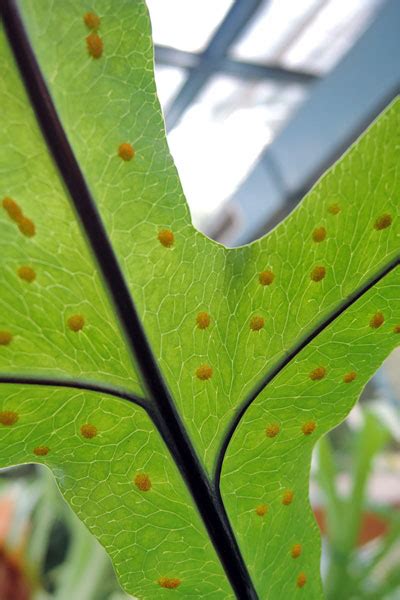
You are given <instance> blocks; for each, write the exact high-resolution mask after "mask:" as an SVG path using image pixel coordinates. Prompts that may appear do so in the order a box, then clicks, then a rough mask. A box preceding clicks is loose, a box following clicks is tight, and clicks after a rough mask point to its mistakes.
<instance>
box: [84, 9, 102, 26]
mask: <svg viewBox="0 0 400 600" xmlns="http://www.w3.org/2000/svg"><path fill="white" fill-rule="evenodd" d="M83 21H84V23H85V25H86V27H87V28H88V29H98V28H99V27H100V17H98V16H97V15H96V13H94V12H87V13H86V14H85V15H84V16H83Z"/></svg>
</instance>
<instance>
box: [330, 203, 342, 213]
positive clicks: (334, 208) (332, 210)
mask: <svg viewBox="0 0 400 600" xmlns="http://www.w3.org/2000/svg"><path fill="white" fill-rule="evenodd" d="M341 210H342V209H341V208H340V206H339V204H331V205H330V206H328V213H330V214H331V215H338V214H339V213H340V211H341Z"/></svg>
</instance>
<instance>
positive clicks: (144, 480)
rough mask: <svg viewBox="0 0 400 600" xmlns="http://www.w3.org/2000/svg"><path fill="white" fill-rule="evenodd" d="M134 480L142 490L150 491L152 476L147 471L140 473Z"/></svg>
mask: <svg viewBox="0 0 400 600" xmlns="http://www.w3.org/2000/svg"><path fill="white" fill-rule="evenodd" d="M133 481H134V484H135V485H136V487H137V488H138V490H140V491H141V492H148V491H149V490H150V489H151V481H150V477H149V476H148V475H146V473H138V474H137V475H135V479H134V480H133Z"/></svg>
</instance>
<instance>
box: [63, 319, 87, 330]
mask: <svg viewBox="0 0 400 600" xmlns="http://www.w3.org/2000/svg"><path fill="white" fill-rule="evenodd" d="M67 324H68V327H69V328H70V330H71V331H75V332H77V331H80V330H81V329H83V326H84V325H85V318H84V317H83V316H82V315H72V316H71V317H69V318H68V320H67Z"/></svg>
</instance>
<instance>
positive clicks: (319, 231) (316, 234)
mask: <svg viewBox="0 0 400 600" xmlns="http://www.w3.org/2000/svg"><path fill="white" fill-rule="evenodd" d="M325 238H326V229H325V227H317V228H316V229H314V231H313V232H312V239H313V240H314V242H317V243H319V242H323V241H324V239H325Z"/></svg>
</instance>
